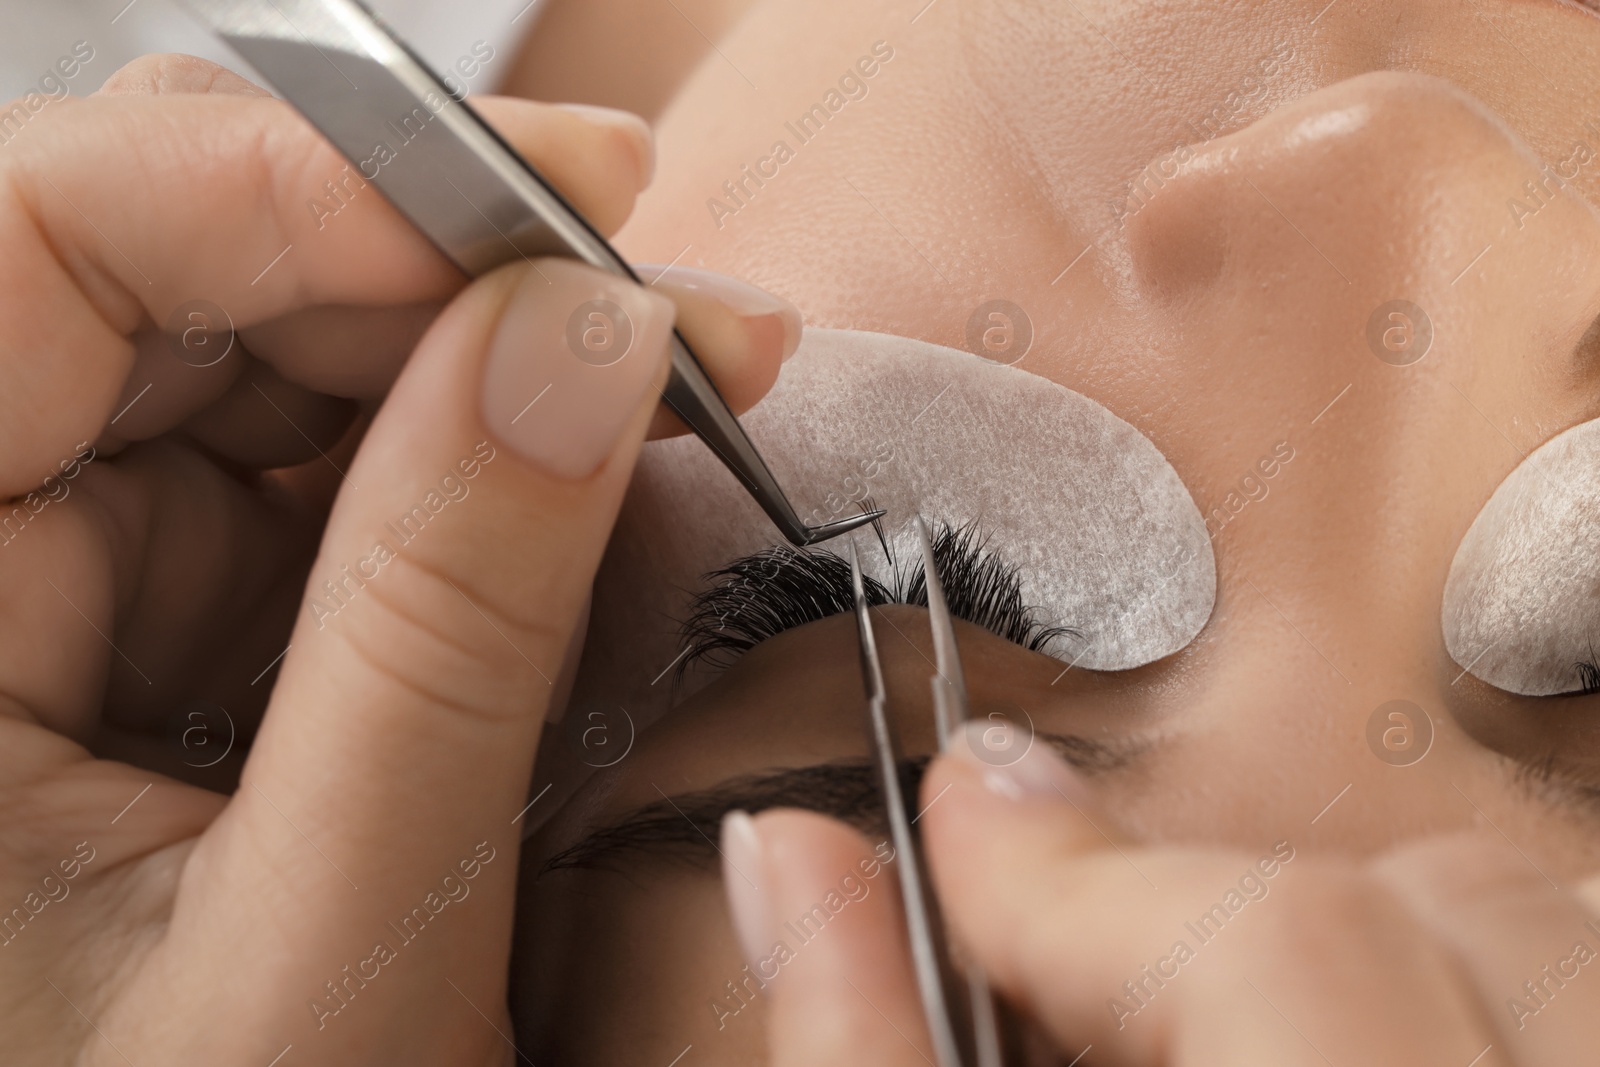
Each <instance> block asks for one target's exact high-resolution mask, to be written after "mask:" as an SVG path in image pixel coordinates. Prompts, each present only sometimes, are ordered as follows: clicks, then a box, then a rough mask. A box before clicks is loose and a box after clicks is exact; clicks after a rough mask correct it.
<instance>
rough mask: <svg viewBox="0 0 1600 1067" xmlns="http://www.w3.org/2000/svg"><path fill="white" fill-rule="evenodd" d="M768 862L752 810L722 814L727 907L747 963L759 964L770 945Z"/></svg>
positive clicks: (723, 868) (753, 965)
mask: <svg viewBox="0 0 1600 1067" xmlns="http://www.w3.org/2000/svg"><path fill="white" fill-rule="evenodd" d="M765 878H766V865H765V862H764V860H763V857H762V854H761V835H760V834H758V833H757V832H756V822H755V820H754V819H752V818H750V814H749V812H744V811H730V812H728V814H726V815H724V816H723V817H722V884H723V885H724V886H725V887H726V888H727V893H728V910H729V911H731V912H732V913H733V930H734V933H736V934H738V935H739V948H740V950H741V951H743V952H744V959H745V962H746V963H748V964H749V965H750V966H751V967H755V966H757V964H758V962H759V961H760V960H761V959H762V957H763V956H765V955H766V954H767V951H768V949H770V948H771V945H770V944H768V942H769V941H770V939H771V936H772V926H771V920H772V916H771V914H770V912H769V910H768V908H767V889H766V885H765Z"/></svg>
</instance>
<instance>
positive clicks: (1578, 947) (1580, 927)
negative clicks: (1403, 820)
mask: <svg viewBox="0 0 1600 1067" xmlns="http://www.w3.org/2000/svg"><path fill="white" fill-rule="evenodd" d="M1376 872H1377V875H1378V877H1379V878H1380V879H1381V880H1382V881H1383V882H1384V883H1385V884H1386V885H1388V886H1389V887H1390V889H1391V890H1392V891H1393V893H1394V895H1395V897H1396V898H1397V899H1399V900H1400V901H1401V902H1403V903H1404V904H1405V906H1406V907H1407V908H1408V909H1409V910H1410V912H1411V914H1412V915H1413V916H1414V917H1415V919H1416V921H1417V922H1418V923H1420V924H1422V925H1423V926H1425V927H1427V928H1428V929H1429V930H1431V931H1432V932H1433V933H1434V935H1435V936H1436V937H1438V938H1439V939H1440V940H1442V941H1443V942H1445V943H1446V944H1448V945H1450V946H1451V947H1452V948H1453V949H1454V950H1455V951H1456V953H1457V954H1458V955H1459V957H1460V959H1461V961H1462V964H1463V967H1464V969H1465V971H1466V973H1467V974H1468V975H1469V976H1470V978H1471V981H1472V983H1473V985H1474V986H1475V988H1476V989H1477V991H1478V995H1479V996H1480V997H1481V998H1482V1000H1483V1003H1484V1004H1485V1005H1487V1006H1488V1007H1489V1009H1490V1011H1489V1017H1490V1019H1491V1020H1493V1022H1494V1024H1495V1030H1496V1032H1497V1034H1498V1036H1497V1037H1496V1038H1495V1041H1496V1043H1497V1044H1499V1045H1500V1046H1501V1047H1502V1048H1505V1049H1508V1050H1509V1051H1510V1052H1511V1054H1512V1058H1513V1059H1514V1060H1515V1061H1516V1063H1517V1064H1519V1065H1520V1067H1547V1065H1548V1067H1556V1065H1559V1064H1568V1063H1577V1062H1579V1061H1581V1060H1582V1059H1583V1058H1584V1055H1586V1054H1589V1053H1591V1051H1592V1050H1593V1049H1594V1048H1596V1047H1597V1046H1596V1042H1600V987H1597V986H1596V984H1595V983H1594V982H1590V981H1586V980H1585V979H1586V977H1587V976H1586V974H1585V972H1587V971H1588V970H1589V969H1590V968H1591V967H1592V966H1594V965H1596V963H1597V962H1600V911H1596V910H1591V908H1590V907H1589V906H1588V905H1587V904H1586V902H1585V901H1584V900H1583V899H1582V898H1581V897H1580V896H1578V895H1574V894H1571V893H1566V892H1563V891H1562V890H1561V889H1559V888H1557V886H1556V885H1555V884H1554V883H1552V882H1551V881H1550V880H1549V879H1547V878H1546V877H1545V876H1544V875H1543V874H1541V873H1540V872H1539V871H1538V870H1536V869H1535V868H1534V867H1533V866H1531V865H1530V863H1529V861H1528V859H1527V857H1525V856H1523V855H1522V854H1520V853H1519V852H1517V851H1516V850H1514V849H1513V848H1511V847H1510V846H1508V845H1507V844H1506V842H1505V840H1504V839H1503V838H1500V837H1499V836H1498V835H1496V836H1495V837H1493V838H1492V839H1490V838H1486V837H1483V836H1481V835H1477V834H1469V835H1462V836H1458V837H1451V838H1444V839H1439V840H1433V841H1429V842H1426V843H1424V844H1420V845H1415V846H1412V847H1410V848H1407V849H1404V850H1401V851H1400V852H1398V853H1395V854H1393V855H1390V856H1387V857H1385V858H1384V859H1383V860H1382V861H1381V862H1380V863H1379V864H1378V865H1377V867H1376Z"/></svg>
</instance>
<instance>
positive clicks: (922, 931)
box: [850, 516, 1002, 1067]
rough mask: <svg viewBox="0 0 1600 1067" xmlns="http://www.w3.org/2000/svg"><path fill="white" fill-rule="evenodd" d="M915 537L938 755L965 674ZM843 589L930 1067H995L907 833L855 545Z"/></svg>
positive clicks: (974, 996)
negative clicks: (851, 609) (847, 587)
mask: <svg viewBox="0 0 1600 1067" xmlns="http://www.w3.org/2000/svg"><path fill="white" fill-rule="evenodd" d="M917 534H918V539H919V542H920V544H921V548H922V566H923V573H924V575H925V576H926V583H927V590H928V622H929V625H930V627H931V628H932V631H933V649H934V674H933V676H932V677H931V678H930V679H929V680H930V683H931V684H932V687H933V707H934V719H935V722H936V724H937V727H938V736H939V748H940V750H941V751H943V750H946V749H948V748H949V747H950V745H951V744H953V743H956V742H955V739H956V737H957V736H958V735H959V733H960V731H961V728H962V726H963V725H964V724H965V723H966V721H967V718H968V715H969V707H970V706H969V703H968V700H967V682H966V674H965V672H964V671H963V670H962V668H961V655H960V651H959V649H958V648H957V647H956V633H955V627H954V625H953V624H952V622H951V619H950V610H949V607H948V606H947V605H946V603H945V599H944V585H943V583H942V582H941V581H940V578H939V568H938V566H937V563H936V561H935V559H934V554H933V539H932V537H931V536H930V535H929V533H928V527H927V524H926V523H924V522H923V521H922V518H921V517H920V516H919V517H918V518H917ZM850 582H851V587H852V590H853V592H854V597H855V613H856V629H857V632H858V634H859V636H860V640H861V672H862V676H863V680H864V682H865V685H866V691H867V735H868V741H869V743H870V745H871V749H872V760H873V763H874V765H875V766H876V769H877V772H878V781H879V787H880V789H881V790H882V793H883V800H884V808H885V809H886V811H887V813H888V816H887V817H888V823H889V841H890V843H891V844H892V845H893V846H894V850H895V856H896V859H897V863H896V866H897V867H898V869H899V875H900V895H901V897H902V899H903V900H904V902H905V913H906V933H907V935H908V939H909V941H910V944H911V964H912V970H913V972H914V973H915V975H916V980H917V992H918V995H919V996H920V997H921V1000H922V1009H923V1015H924V1017H925V1018H926V1020H927V1023H928V1034H929V1036H930V1037H931V1038H932V1040H933V1051H934V1059H935V1062H936V1064H937V1067H1001V1064H1002V1060H1001V1046H1000V1032H999V1026H998V1024H997V1021H996V1015H995V1002H994V997H993V995H992V993H991V992H990V989H989V980H988V977H987V976H986V975H985V974H984V973H983V970H982V969H981V968H979V967H977V966H976V965H973V964H969V965H967V966H966V967H965V968H961V969H958V968H957V967H956V966H955V965H954V963H953V962H952V961H951V958H950V952H949V946H948V945H947V944H946V940H945V936H944V923H943V920H942V919H941V918H940V915H939V906H938V898H937V897H936V896H935V895H934V891H933V883H932V880H931V879H930V878H929V875H928V868H927V864H926V862H925V861H924V859H923V857H922V849H921V845H920V844H919V842H918V839H917V836H916V834H915V831H914V830H913V829H912V826H911V823H912V817H911V815H910V814H909V811H908V809H907V806H906V795H905V794H906V790H905V787H904V783H903V782H902V780H901V776H900V775H901V769H900V768H901V762H900V742H899V737H898V735H897V733H896V731H895V728H894V720H893V719H892V718H891V717H890V714H889V694H888V692H887V690H886V689H885V687H884V681H883V665H882V662H881V660H880V659H879V657H878V642H877V638H876V636H875V635H874V632H873V628H872V615H871V610H870V608H869V606H868V604H867V595H866V588H865V583H864V582H863V580H862V576H861V561H860V559H859V558H858V557H857V555H856V550H855V545H854V544H852V545H851V546H850Z"/></svg>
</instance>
